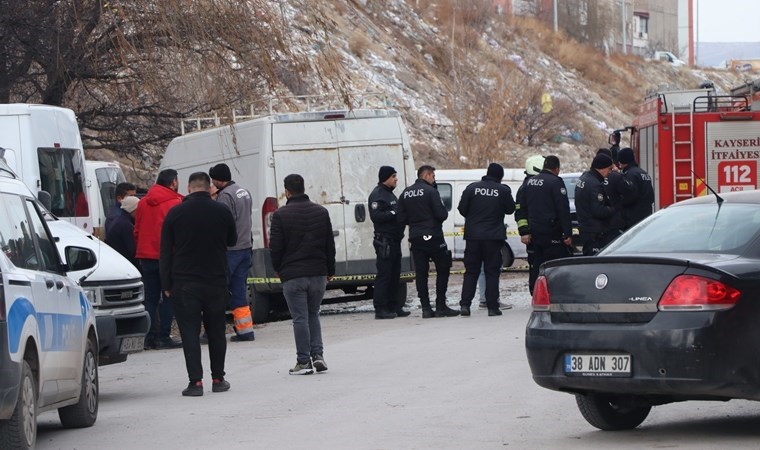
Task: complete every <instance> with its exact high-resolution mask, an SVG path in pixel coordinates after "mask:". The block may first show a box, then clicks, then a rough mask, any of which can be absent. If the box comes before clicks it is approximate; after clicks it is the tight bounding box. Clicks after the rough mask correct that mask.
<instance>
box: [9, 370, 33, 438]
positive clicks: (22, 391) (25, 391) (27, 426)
mask: <svg viewBox="0 0 760 450" xmlns="http://www.w3.org/2000/svg"><path fill="white" fill-rule="evenodd" d="M23 364H24V365H23V368H22V369H21V383H19V392H18V399H17V400H16V409H14V410H13V415H11V417H10V418H8V420H0V448H22V449H27V448H34V444H35V441H36V440H37V381H36V380H35V379H34V374H33V373H32V368H31V367H29V363H28V362H26V361H24V362H23Z"/></svg>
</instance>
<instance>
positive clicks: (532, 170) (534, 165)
mask: <svg viewBox="0 0 760 450" xmlns="http://www.w3.org/2000/svg"><path fill="white" fill-rule="evenodd" d="M543 168H544V157H543V156H542V155H533V156H531V157H529V158H528V159H526V160H525V175H538V173H539V172H541V169H543Z"/></svg>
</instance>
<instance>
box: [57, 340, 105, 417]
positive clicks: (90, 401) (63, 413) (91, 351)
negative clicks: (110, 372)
mask: <svg viewBox="0 0 760 450" xmlns="http://www.w3.org/2000/svg"><path fill="white" fill-rule="evenodd" d="M95 348H96V347H95V343H94V342H93V341H92V339H88V340H87V349H86V351H85V354H84V365H83V368H82V387H81V388H80V391H79V401H78V402H77V403H75V404H73V405H70V406H64V407H63V408H58V417H59V418H60V419H61V424H62V425H63V426H64V427H65V428H84V427H89V426H92V425H93V424H94V423H95V420H96V419H97V418H98V392H99V386H98V356H97V352H96V350H95Z"/></svg>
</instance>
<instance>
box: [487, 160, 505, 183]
mask: <svg viewBox="0 0 760 450" xmlns="http://www.w3.org/2000/svg"><path fill="white" fill-rule="evenodd" d="M486 176H487V177H490V178H495V179H496V180H498V181H501V179H502V178H504V168H503V167H501V164H496V163H491V164H489V165H488V170H486Z"/></svg>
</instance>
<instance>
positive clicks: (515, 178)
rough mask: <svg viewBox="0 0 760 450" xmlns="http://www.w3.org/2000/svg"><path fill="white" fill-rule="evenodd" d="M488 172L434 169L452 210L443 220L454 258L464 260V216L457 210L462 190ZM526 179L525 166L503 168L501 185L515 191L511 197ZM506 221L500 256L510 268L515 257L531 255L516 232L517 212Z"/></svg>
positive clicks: (439, 185)
mask: <svg viewBox="0 0 760 450" xmlns="http://www.w3.org/2000/svg"><path fill="white" fill-rule="evenodd" d="M485 175H486V169H438V170H436V171H435V182H436V184H437V185H438V192H440V194H441V200H443V205H444V206H445V207H446V210H447V211H448V212H449V217H448V218H447V219H446V221H445V222H443V235H444V238H445V239H446V245H448V246H449V248H450V249H451V256H452V258H453V259H464V248H465V240H464V226H465V220H464V217H463V216H462V215H461V214H460V213H459V210H457V206H459V199H460V198H462V193H463V192H464V190H465V188H466V187H467V186H469V185H470V184H472V183H474V182H476V181H480V180H481V179H482V178H483V177H484V176H485ZM523 178H525V172H524V171H523V169H507V168H505V169H504V178H503V179H502V180H501V182H502V184H506V185H507V186H509V188H510V189H511V190H512V199H514V198H515V196H516V195H517V189H518V188H519V187H520V185H521V184H522V181H523ZM504 223H505V224H506V225H507V236H506V240H505V241H504V248H503V249H502V252H501V256H502V259H503V260H504V267H510V266H511V265H512V264H513V263H514V260H515V258H520V259H525V258H527V257H528V254H527V252H526V251H525V244H523V243H521V242H520V234H519V233H518V232H517V223H516V222H515V217H514V214H510V215H508V216H506V218H505V219H504Z"/></svg>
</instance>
